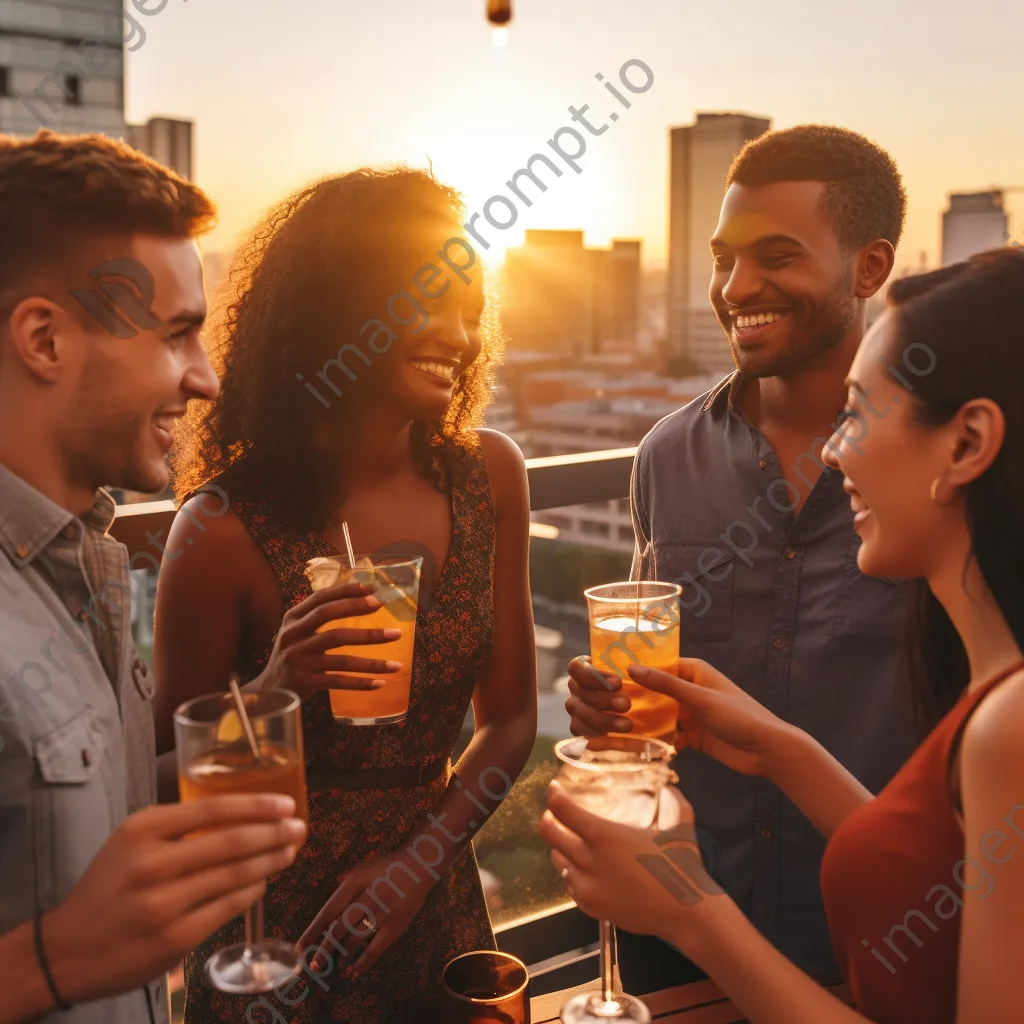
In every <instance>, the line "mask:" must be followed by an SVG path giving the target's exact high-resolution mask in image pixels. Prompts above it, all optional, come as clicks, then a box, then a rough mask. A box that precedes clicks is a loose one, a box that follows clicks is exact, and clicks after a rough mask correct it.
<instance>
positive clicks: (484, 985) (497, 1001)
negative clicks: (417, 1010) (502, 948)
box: [441, 950, 530, 1024]
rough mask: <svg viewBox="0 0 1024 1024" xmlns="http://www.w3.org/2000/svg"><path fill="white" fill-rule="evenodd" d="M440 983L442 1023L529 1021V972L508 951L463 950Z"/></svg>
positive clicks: (510, 1023) (524, 1023)
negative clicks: (465, 951)
mask: <svg viewBox="0 0 1024 1024" xmlns="http://www.w3.org/2000/svg"><path fill="white" fill-rule="evenodd" d="M442 984H443V989H444V991H443V994H442V999H441V1022H442V1024H530V975H529V972H528V971H527V970H526V964H524V963H523V962H522V960H519V959H517V958H516V957H514V956H512V955H511V954H509V953H496V952H494V951H492V950H478V951H476V952H473V953H463V954H462V956H457V957H456V958H455V959H454V960H452V961H451V963H449V964H448V966H447V967H446V968H445V969H444V974H443V975H442Z"/></svg>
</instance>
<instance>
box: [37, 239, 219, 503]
mask: <svg viewBox="0 0 1024 1024" xmlns="http://www.w3.org/2000/svg"><path fill="white" fill-rule="evenodd" d="M131 259H132V260H134V261H136V263H137V265H141V268H144V272H148V275H149V276H150V277H151V278H152V284H153V299H152V304H151V306H150V309H149V310H148V311H146V310H143V308H142V306H140V305H131V304H130V303H127V302H124V303H119V304H118V308H119V309H120V310H121V312H122V313H124V314H129V315H128V318H127V320H125V317H123V316H121V315H120V314H118V318H119V320H125V327H124V329H125V331H130V330H134V331H135V332H136V333H135V335H134V337H117V336H115V335H114V334H113V333H111V332H110V330H108V329H107V328H106V327H104V326H103V325H101V324H99V323H97V322H96V321H95V320H93V319H92V318H91V317H88V316H87V315H85V314H83V311H82V310H80V309H73V308H72V309H71V310H68V311H63V315H62V316H61V317H60V319H59V321H58V324H57V332H56V334H57V336H56V338H55V340H56V343H57V344H58V345H59V346H60V348H61V350H62V351H66V352H67V357H68V361H69V373H68V375H67V377H66V379H62V380H61V381H60V384H59V389H60V391H61V392H62V394H61V395H59V396H58V395H56V394H55V395H54V396H53V397H54V399H55V400H56V401H57V402H59V403H60V414H59V418H58V419H57V422H56V424H55V434H56V440H57V444H58V445H59V447H60V449H61V455H62V460H63V461H64V463H65V465H66V467H67V471H68V473H69V474H70V475H71V477H72V478H74V479H76V480H78V481H79V482H81V483H82V484H83V485H85V486H87V487H92V488H95V487H98V486H103V485H109V486H115V487H124V488H127V489H129V490H134V491H139V492H141V493H143V494H156V493H159V492H160V491H163V490H164V488H166V487H167V484H168V482H169V479H170V472H169V470H168V466H167V461H166V457H167V453H168V452H169V450H170V447H171V444H172V442H173V436H174V428H175V425H176V423H177V422H178V420H179V419H181V417H182V416H183V415H184V414H185V409H186V407H187V405H188V403H189V402H190V401H191V400H193V399H206V400H211V399H213V398H215V397H216V395H217V393H218V390H219V385H218V383H217V377H216V374H215V373H214V371H213V369H212V367H211V366H210V362H209V359H208V358H207V355H206V351H205V349H204V347H203V344H202V341H201V340H200V328H201V327H202V324H203V321H204V319H205V317H206V298H205V296H204V293H203V273H202V263H201V260H200V257H199V252H198V249H197V248H196V244H195V242H193V241H191V240H190V239H186V238H162V237H155V236H144V235H136V236H135V237H134V238H133V239H132V244H131ZM137 272H138V271H137ZM144 272H143V278H144ZM105 280H106V279H105ZM136 283H137V282H136ZM79 287H86V288H90V290H92V291H93V293H94V294H96V293H97V291H98V290H97V288H96V285H95V282H93V281H91V280H89V281H88V283H87V284H84V283H83V284H80V285H79ZM125 287H126V288H128V289H129V290H131V291H132V292H133V293H134V292H135V291H136V289H134V288H130V286H125ZM101 288H102V286H101ZM111 290H112V289H111ZM108 294H109V293H108ZM113 294H117V293H116V292H114V293H113ZM121 294H125V293H124V292H122V293H121ZM74 302H75V300H74V299H73V298H70V297H69V305H70V303H74ZM147 312H148V313H151V314H152V319H150V318H149V317H147V316H146V313H147ZM131 314H135V315H134V316H132V315H131ZM83 319H84V320H85V322H86V324H87V326H86V327H84V328H83ZM137 321H142V323H139V322H137ZM156 322H159V326H156V327H152V328H150V329H147V327H148V325H149V324H151V323H156Z"/></svg>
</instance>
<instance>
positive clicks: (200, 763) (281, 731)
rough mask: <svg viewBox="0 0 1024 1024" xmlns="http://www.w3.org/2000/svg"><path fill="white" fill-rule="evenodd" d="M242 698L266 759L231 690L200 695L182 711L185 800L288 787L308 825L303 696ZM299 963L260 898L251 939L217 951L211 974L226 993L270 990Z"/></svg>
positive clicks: (250, 922)
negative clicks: (268, 927) (276, 934)
mask: <svg viewBox="0 0 1024 1024" xmlns="http://www.w3.org/2000/svg"><path fill="white" fill-rule="evenodd" d="M242 701H243V703H244V706H245V711H246V717H248V719H249V722H250V724H251V726H252V732H253V738H254V740H255V749H256V750H257V751H258V752H259V756H258V757H254V756H253V749H254V748H253V746H252V745H251V744H250V742H249V739H248V738H247V736H246V734H245V728H244V725H243V723H242V719H241V718H240V716H239V714H238V711H237V709H236V707H235V702H234V700H233V698H232V696H231V693H230V692H227V691H225V692H223V693H215V694H210V695H208V696H205V697H196V698H195V699H194V700H190V701H188V702H187V703H185V704H182V705H181V707H179V708H178V709H177V710H176V711H175V712H174V734H175V742H176V748H177V760H178V794H179V798H180V799H181V801H182V802H183V803H184V802H185V801H188V800H202V799H203V798H204V797H210V796H220V795H222V794H226V793H253V794H255V793H283V794H284V795H285V796H290V797H292V799H294V801H295V816H296V817H298V818H302V820H303V821H305V822H306V823H307V824H308V822H309V811H308V809H307V805H306V762H305V758H304V756H303V751H302V712H301V708H302V704H301V701H300V700H299V698H298V696H297V695H296V694H294V693H292V692H291V691H290V690H264V691H261V692H259V693H244V694H242ZM297 963H298V960H297V957H296V953H295V944H294V942H286V941H282V940H280V939H273V938H270V939H268V938H265V937H264V934H263V901H262V900H259V901H258V902H257V903H256V904H254V905H253V906H252V907H251V908H250V909H249V911H248V912H247V913H246V919H245V942H243V943H238V944H236V945H234V946H228V947H226V948H225V949H220V950H218V951H217V952H216V953H214V954H213V956H212V957H210V959H209V960H208V961H207V964H206V972H207V974H208V976H209V978H210V982H211V983H212V984H213V986H214V987H215V988H217V989H219V990H220V991H222V992H234V993H243V994H250V993H255V992H269V991H270V990H271V989H273V988H274V987H275V986H276V985H279V984H281V983H282V982H283V981H285V980H286V979H287V978H289V977H291V976H292V975H293V973H294V971H295V969H296V965H297Z"/></svg>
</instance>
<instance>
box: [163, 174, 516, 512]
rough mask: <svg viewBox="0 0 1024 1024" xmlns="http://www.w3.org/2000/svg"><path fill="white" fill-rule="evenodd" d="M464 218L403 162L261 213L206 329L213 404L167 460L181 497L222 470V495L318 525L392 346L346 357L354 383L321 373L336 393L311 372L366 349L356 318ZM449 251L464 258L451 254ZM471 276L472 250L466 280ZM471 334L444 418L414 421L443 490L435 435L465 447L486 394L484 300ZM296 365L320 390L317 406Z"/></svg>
mask: <svg viewBox="0 0 1024 1024" xmlns="http://www.w3.org/2000/svg"><path fill="white" fill-rule="evenodd" d="M463 214H464V208H463V204H462V200H461V198H460V196H459V194H458V193H457V192H456V191H454V190H453V189H451V188H448V187H447V186H445V185H442V184H441V183H440V182H438V181H437V180H436V179H434V178H433V177H432V175H430V174H428V173H426V172H423V171H418V170H414V169H411V168H408V167H397V168H393V169H384V170H376V169H371V168H362V169H360V170H357V171H353V172H351V173H349V174H342V175H335V176H332V177H328V178H324V179H322V180H319V181H316V182H314V183H313V184H311V185H309V186H307V187H306V188H303V189H301V190H300V191H298V192H296V193H295V194H293V195H291V196H289V197H288V198H287V199H285V200H284V201H283V202H281V203H279V204H278V205H277V206H275V207H273V208H272V209H271V210H270V212H269V213H268V214H267V215H266V216H265V217H264V219H263V220H262V222H261V223H260V224H259V225H258V226H257V228H256V229H255V230H254V231H253V233H252V234H251V236H250V237H249V239H248V241H247V242H246V243H245V244H244V245H243V246H242V247H241V249H239V251H238V252H237V253H236V255H235V256H234V259H233V261H232V265H231V269H230V271H229V275H228V280H227V283H226V284H225V286H224V288H223V289H222V290H221V292H220V294H219V296H218V301H217V302H215V304H214V313H213V315H212V318H211V321H212V326H211V329H210V331H209V333H208V336H207V337H208V340H209V341H210V343H211V359H212V361H213V363H214V366H215V367H216V369H217V370H218V373H219V375H220V377H221V394H220V397H219V398H218V400H217V401H216V402H214V403H213V404H212V405H206V404H205V403H192V405H191V406H190V410H189V415H188V417H187V418H186V421H185V423H184V424H183V426H182V431H181V434H180V436H179V438H178V443H177V445H176V450H175V457H174V470H175V490H176V492H177V495H178V497H179V499H180V498H182V497H184V496H186V495H187V494H189V493H190V492H192V491H194V490H196V489H198V488H199V487H201V486H202V485H203V484H204V483H207V482H209V481H210V480H213V479H222V480H223V481H224V486H225V488H226V489H227V490H228V493H230V494H232V495H238V496H240V497H254V496H261V497H266V498H269V499H270V500H271V501H272V503H273V505H274V507H275V509H276V511H277V512H279V513H280V514H281V515H282V516H283V517H284V519H285V520H286V521H287V522H289V523H290V524H291V525H293V526H295V527H298V528H301V529H306V530H319V529H323V528H324V527H325V526H326V525H327V519H328V516H329V513H330V511H331V509H332V508H333V507H335V506H336V505H337V504H338V502H339V500H340V499H341V497H342V495H343V493H344V485H345V481H344V472H343V462H344V460H343V454H344V450H345V447H346V445H351V444H352V442H353V440H354V439H355V438H356V437H357V436H358V434H359V431H360V415H359V414H360V411H361V410H362V409H365V408H366V406H367V405H368V404H370V403H372V402H374V401H377V400H378V395H379V388H380V382H381V380H382V375H383V374H384V373H386V372H387V369H388V364H389V362H390V359H392V358H395V355H394V353H395V352H396V351H397V346H396V347H395V348H393V349H392V356H390V357H387V356H382V357H379V358H377V359H375V360H374V361H373V365H372V366H371V367H369V368H367V367H366V366H364V365H363V363H362V362H360V361H358V359H354V358H351V357H349V358H348V362H349V363H351V364H352V365H353V366H354V370H355V371H358V374H359V380H358V385H357V386H352V385H350V384H349V382H348V380H347V379H346V378H344V377H343V376H342V375H341V373H339V372H338V371H337V370H335V371H334V373H333V379H336V380H340V382H342V383H344V384H345V388H344V391H345V394H344V395H343V397H341V398H335V396H334V395H333V394H332V393H331V392H330V391H329V390H328V388H327V387H325V386H324V384H323V382H322V381H321V380H318V379H317V371H318V370H320V369H322V368H323V367H324V366H325V364H326V363H327V362H328V361H329V360H331V359H332V358H334V357H337V355H338V350H339V348H340V347H341V345H343V344H346V343H352V344H354V345H356V346H357V347H358V348H359V349H361V350H362V351H363V352H366V351H367V343H366V341H365V340H364V337H361V336H360V327H361V326H362V325H363V324H364V323H365V322H366V321H367V320H369V319H371V318H377V319H382V320H386V319H387V318H388V312H387V311H388V308H389V307H388V304H389V299H391V297H392V296H394V295H396V293H398V292H400V291H402V290H403V289H404V290H406V291H409V290H410V289H411V288H412V286H413V277H414V274H415V272H416V269H417V267H420V266H422V265H423V264H424V262H425V260H424V258H423V257H424V254H425V253H427V254H428V255H427V260H426V262H429V260H430V256H432V255H433V253H434V252H435V251H436V250H437V248H438V246H439V245H442V244H444V243H445V241H446V240H447V238H448V237H449V236H450V235H451V234H452V233H453V224H455V225H457V224H458V223H461V221H462V218H463ZM440 232H447V233H446V234H440V235H439V233H440ZM453 258H455V259H457V260H458V261H459V262H460V263H465V262H468V261H467V259H466V256H465V255H463V254H462V253H458V254H456V255H455V256H454V257H453ZM433 260H434V262H438V260H437V257H436V256H434V257H433ZM482 273H483V267H482V265H481V262H480V259H479V257H477V260H476V266H475V267H473V268H472V270H470V271H468V273H467V276H469V274H482ZM407 308H408V307H406V306H404V305H402V306H400V310H401V312H400V313H399V315H400V316H401V315H407V314H405V310H406V309H407ZM480 342H481V352H480V355H479V357H478V358H477V359H476V361H475V362H474V363H473V364H472V365H471V366H470V367H468V368H467V369H466V370H464V371H463V373H462V374H461V375H460V377H459V378H458V381H457V383H456V386H455V392H454V396H453V399H452V402H451V404H450V406H449V408H448V411H447V413H446V415H445V416H444V418H443V419H442V420H441V421H439V422H436V423H427V422H425V421H417V422H415V423H413V426H412V434H411V443H412V456H413V459H414V462H415V464H416V465H417V468H418V469H419V470H420V472H421V473H422V474H423V475H424V476H425V477H426V478H427V479H433V480H434V482H435V485H437V486H438V487H439V488H440V489H442V490H444V489H447V487H448V484H449V483H450V481H449V480H448V472H449V470H450V469H452V468H453V467H452V465H451V464H450V460H447V459H445V458H444V457H443V456H442V453H441V452H440V451H439V449H440V447H441V445H442V444H444V443H445V442H449V447H453V449H454V451H455V452H456V453H457V452H458V451H459V449H460V448H463V447H465V446H466V445H468V444H470V443H471V438H472V435H471V428H472V427H475V426H478V425H479V424H480V423H481V421H482V419H483V414H484V411H485V409H486V406H487V403H488V401H489V399H490V396H491V392H492V386H491V385H492V374H493V368H494V366H495V364H496V362H497V359H498V356H499V353H500V347H501V336H500V332H499V331H498V329H497V326H496V318H495V315H494V312H493V310H491V309H488V310H487V312H486V313H485V315H484V318H483V320H482V322H481V326H480ZM299 374H301V375H302V377H303V379H304V380H305V381H307V382H311V383H312V384H315V385H316V386H317V387H318V388H319V390H320V392H321V393H322V394H325V395H327V397H328V398H329V399H330V400H331V404H330V407H329V408H328V407H325V405H324V404H322V402H321V401H318V399H317V398H316V397H315V395H314V394H313V393H312V392H310V391H308V390H307V389H306V387H305V386H304V385H303V384H302V383H301V382H300V381H299V380H298V375H299ZM193 409H195V411H194V412H193V411H192V410H193Z"/></svg>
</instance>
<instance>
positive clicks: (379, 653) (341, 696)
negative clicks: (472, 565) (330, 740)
mask: <svg viewBox="0 0 1024 1024" xmlns="http://www.w3.org/2000/svg"><path fill="white" fill-rule="evenodd" d="M422 569H423V559H422V558H420V557H416V558H401V557H394V558H379V557H378V558H376V559H371V558H370V557H369V556H367V555H357V556H356V564H355V567H354V568H353V567H351V566H350V565H349V560H348V558H347V557H346V556H345V555H332V556H330V557H327V558H314V559H311V560H310V561H309V562H307V563H306V577H307V578H308V579H309V581H310V584H311V585H312V587H313V590H314V591H316V590H323V589H324V588H325V587H333V586H336V585H337V584H339V583H344V582H346V581H348V580H354V581H356V582H358V583H362V584H363V585H364V586H366V587H369V588H370V589H371V590H372V591H373V596H374V597H376V598H377V600H378V601H380V604H381V606H380V608H377V609H376V610H375V611H372V612H370V614H369V615H356V616H353V617H352V618H349V619H338V620H336V621H334V622H328V623H326V624H325V625H324V626H322V627H321V629H320V632H321V633H322V632H324V631H325V630H328V629H396V628H397V629H400V630H401V631H402V635H401V637H400V638H399V639H398V640H389V641H388V642H386V643H383V644H353V645H352V646H350V647H336V648H334V649H332V650H330V651H328V652H327V653H328V654H350V655H353V656H355V657H359V658H380V659H383V660H385V661H397V662H400V663H401V666H402V667H401V668H400V669H399V670H398V671H397V672H392V673H389V674H388V675H386V676H384V679H385V682H386V685H385V686H383V687H381V688H380V689H379V690H331V691H329V692H330V696H331V711H332V712H333V714H334V720H335V721H336V722H341V723H344V724H345V725H397V724H400V723H401V722H404V721H405V716H406V715H407V714H408V711H409V693H410V690H411V687H412V657H413V649H414V647H415V641H416V615H417V612H418V609H419V599H420V573H421V571H422ZM337 674H338V675H348V676H357V677H362V678H365V679H374V678H376V676H375V675H374V674H373V673H370V672H344V673H337Z"/></svg>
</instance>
